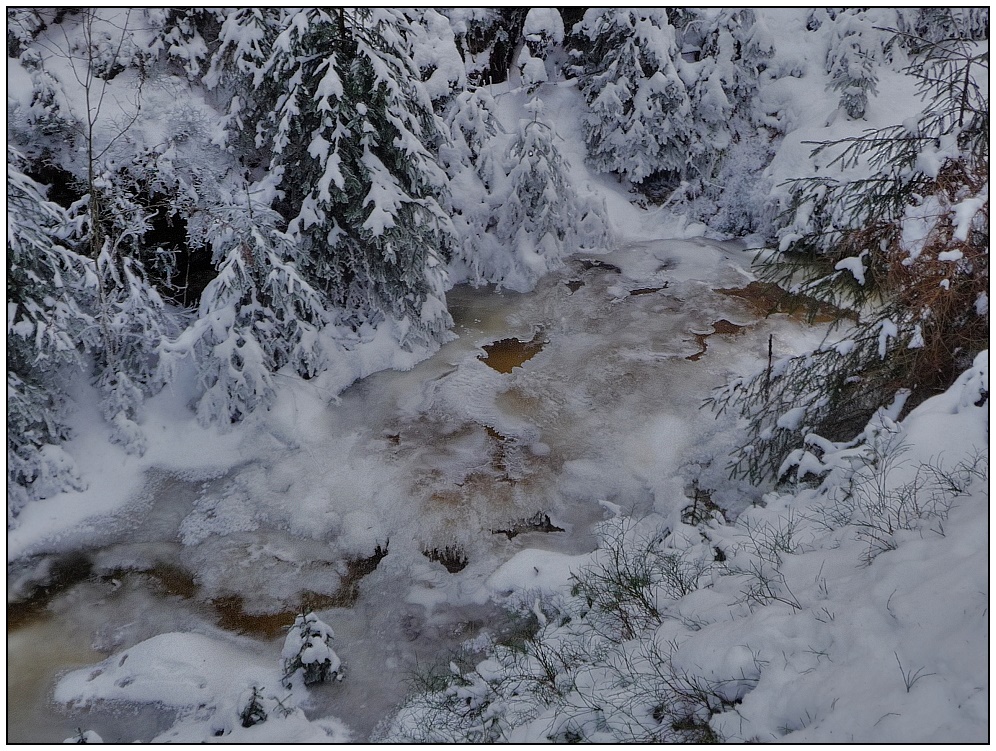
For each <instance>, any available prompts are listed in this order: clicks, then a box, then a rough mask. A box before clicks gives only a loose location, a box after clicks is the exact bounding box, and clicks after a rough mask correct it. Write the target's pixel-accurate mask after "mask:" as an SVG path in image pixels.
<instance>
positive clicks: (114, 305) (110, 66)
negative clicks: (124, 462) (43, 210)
mask: <svg viewBox="0 0 996 751" xmlns="http://www.w3.org/2000/svg"><path fill="white" fill-rule="evenodd" d="M49 20H50V22H51V23H52V24H53V25H56V26H57V28H58V31H53V30H51V29H50V30H48V31H43V30H42V31H38V33H37V36H36V37H35V38H33V39H32V40H31V41H30V42H29V43H27V48H26V49H24V51H23V52H22V53H21V55H20V62H21V64H22V65H23V66H24V67H25V68H26V69H28V70H31V71H32V74H31V76H32V83H33V87H34V88H35V89H36V92H37V93H38V94H40V99H39V100H38V101H37V102H35V103H33V104H32V107H31V108H30V110H29V111H28V112H27V113H19V116H20V115H21V114H26V123H22V126H23V125H25V124H26V125H27V126H28V128H27V129H26V130H22V129H20V128H18V129H15V131H14V137H15V138H16V139H25V140H26V141H27V142H28V144H27V145H30V146H31V148H32V149H33V150H34V153H33V154H32V158H33V159H34V160H35V161H36V163H39V164H46V165H54V168H55V169H57V170H62V171H63V172H64V173H66V174H68V176H70V177H71V182H72V183H73V185H72V186H71V188H72V190H73V192H75V194H76V195H77V196H79V200H78V201H76V202H75V203H74V204H73V206H72V207H71V209H70V216H71V217H73V218H75V219H78V220H79V221H77V222H75V223H74V225H73V226H75V227H77V228H78V229H79V232H78V235H77V236H76V237H75V238H73V241H72V242H73V248H74V249H75V250H76V251H77V252H79V253H80V254H82V255H85V256H87V257H89V258H90V259H92V260H93V261H95V266H94V272H95V277H96V298H95V302H94V307H93V310H92V314H93V316H94V319H95V322H96V330H97V332H98V335H99V337H100V340H99V343H98V344H96V345H95V346H94V347H93V348H92V354H93V360H94V366H95V371H94V378H95V381H96V383H97V385H98V387H99V389H100V390H101V393H102V396H103V401H102V404H101V408H102V411H103V413H104V415H105V417H106V418H107V420H108V422H109V423H110V425H111V426H112V438H113V439H114V440H115V441H117V442H120V443H122V444H123V445H124V446H125V448H126V449H127V450H128V451H130V452H137V453H141V452H142V451H143V450H144V439H143V438H142V435H141V431H140V429H139V427H138V423H137V420H138V411H139V409H140V405H141V403H142V401H143V399H144V397H145V395H147V394H148V393H150V392H151V391H152V390H153V389H154V384H153V383H152V378H151V376H152V373H153V372H154V368H155V365H154V351H155V345H156V343H157V342H158V340H159V339H160V338H161V337H162V336H164V335H167V334H169V333H171V332H172V331H173V330H174V326H173V322H172V320H171V315H170V314H169V312H168V311H167V310H166V308H165V306H164V304H163V301H162V299H161V297H160V293H159V291H158V290H157V289H156V287H155V282H154V280H153V279H152V277H151V276H150V271H151V270H153V268H154V267H155V266H159V269H158V270H157V271H156V274H157V276H158V277H159V279H158V281H159V282H162V283H167V284H168V269H169V265H170V264H169V262H170V260H171V259H170V258H169V257H168V255H167V254H164V253H161V252H159V250H158V249H155V248H149V247H147V246H146V245H145V244H144V243H143V241H142V238H143V236H144V235H145V234H146V232H147V231H148V229H149V226H150V225H149V219H150V216H151V213H152V212H151V210H150V208H149V207H148V206H147V205H146V204H147V202H146V201H145V200H143V198H144V197H143V195H142V182H143V180H142V179H141V178H138V179H136V173H135V170H134V169H132V166H133V162H134V157H135V153H134V148H135V147H134V143H133V140H132V138H131V136H132V135H133V127H134V126H135V124H136V122H137V121H138V120H139V118H140V115H141V104H142V102H141V98H142V85H143V82H144V81H145V72H146V71H147V68H148V66H149V65H150V63H151V61H152V60H153V59H154V57H155V54H156V53H155V51H154V50H153V49H152V46H154V45H153V42H152V40H151V38H150V36H151V35H149V34H147V33H145V32H147V31H148V29H147V28H146V27H145V26H144V25H143V24H144V23H145V21H147V20H148V18H147V17H146V16H145V15H144V14H143V12H142V11H139V10H118V9H106V10H100V11H98V10H94V9H70V10H66V11H65V12H60V13H57V14H55V15H54V16H53V17H51V18H49ZM27 36H29V37H30V36H31V35H27ZM39 110H41V111H39ZM43 121H44V122H45V123H48V126H49V127H48V130H49V132H48V133H45V132H44V130H43V134H44V135H46V136H50V137H48V138H43V139H37V138H35V137H33V136H32V132H34V131H33V129H31V128H30V126H31V124H32V122H33V123H35V124H36V125H37V124H40V123H41V122H43ZM56 135H62V136H63V139H64V140H62V141H61V142H60V141H59V140H57V139H56V138H53V137H51V136H56ZM39 140H40V141H41V142H42V143H43V144H44V145H43V146H42V147H40V148H39V146H38V144H37V143H32V142H35V141H39ZM164 272H165V273H164Z"/></svg>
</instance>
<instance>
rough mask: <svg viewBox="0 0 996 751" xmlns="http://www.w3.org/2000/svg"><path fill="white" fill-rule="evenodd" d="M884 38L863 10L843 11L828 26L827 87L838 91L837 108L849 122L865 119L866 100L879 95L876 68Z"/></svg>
mask: <svg viewBox="0 0 996 751" xmlns="http://www.w3.org/2000/svg"><path fill="white" fill-rule="evenodd" d="M886 39H887V37H886V32H883V31H880V30H878V29H876V28H875V26H874V25H873V22H872V20H871V19H869V18H868V17H867V16H866V12H865V10H864V9H859V8H848V9H845V10H843V11H841V12H839V13H837V14H836V15H835V17H834V19H833V21H832V23H831V27H830V49H829V51H828V52H827V73H828V74H829V75H830V87H831V88H832V89H833V90H834V91H839V92H840V109H841V110H842V111H843V112H844V114H846V115H847V117H848V118H849V119H851V120H862V119H864V116H865V110H866V109H867V107H868V97H869V96H875V95H876V94H877V93H878V90H877V89H876V86H877V85H878V75H877V73H876V69H877V68H878V65H879V62H880V60H881V59H882V57H883V56H884V49H883V48H884V43H885V41H886Z"/></svg>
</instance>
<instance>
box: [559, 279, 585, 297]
mask: <svg viewBox="0 0 996 751" xmlns="http://www.w3.org/2000/svg"><path fill="white" fill-rule="evenodd" d="M564 284H565V285H567V289H569V290H570V291H571V294H572V295H573V294H574V293H575V292H577V291H578V290H579V289H581V288H582V287H583V286H584V282H582V281H581V280H580V279H568V280H566V281H565V282H564Z"/></svg>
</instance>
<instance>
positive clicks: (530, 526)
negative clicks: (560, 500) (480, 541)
mask: <svg viewBox="0 0 996 751" xmlns="http://www.w3.org/2000/svg"><path fill="white" fill-rule="evenodd" d="M563 531H564V530H563V528H562V527H557V526H555V525H554V524H553V522H551V521H550V515H549V514H544V513H543V512H542V511H537V512H536V513H535V514H533V515H532V516H531V517H529V518H528V519H516V520H515V521H514V522H512V524H511V525H509V528H508V529H492V530H491V534H493V535H505V536H506V537H508V539H509V540H511V539H512V538H513V537H517V536H518V535H521V534H522V533H523V532H546V533H549V532H563Z"/></svg>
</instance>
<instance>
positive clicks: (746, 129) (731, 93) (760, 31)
mask: <svg viewBox="0 0 996 751" xmlns="http://www.w3.org/2000/svg"><path fill="white" fill-rule="evenodd" d="M691 29H694V30H695V31H696V32H697V33H698V34H701V36H702V39H701V47H700V50H699V57H700V59H699V60H698V61H697V62H694V63H688V62H686V63H684V64H683V66H682V70H683V75H685V77H686V79H689V80H690V81H691V83H690V85H689V87H688V93H689V97H690V99H691V127H692V129H693V132H694V138H693V143H694V145H695V148H694V149H693V151H692V155H691V165H690V169H689V171H688V182H689V185H688V187H687V188H686V189H685V193H686V195H687V196H688V198H689V199H691V201H692V204H691V210H692V212H693V213H694V214H695V215H696V216H697V217H700V218H701V219H702V220H703V221H705V222H707V223H708V224H709V225H710V226H711V227H713V228H714V229H717V230H719V231H721V232H728V233H732V234H744V233H748V232H755V231H757V230H758V229H760V228H761V227H762V226H763V225H765V224H767V223H768V220H770V218H771V217H769V216H768V214H769V213H770V212H769V211H768V210H767V200H766V199H767V192H768V191H767V190H766V189H765V186H764V184H763V183H762V184H760V185H759V184H758V180H759V179H763V178H760V175H761V174H762V173H763V171H764V168H765V167H767V165H768V164H769V163H770V161H771V159H772V157H773V156H774V152H775V145H774V143H772V134H769V133H768V132H767V130H766V129H763V128H761V127H760V126H761V118H760V117H759V113H758V111H757V101H758V89H759V82H760V80H761V76H762V74H763V73H764V71H765V70H766V69H767V67H768V64H769V61H770V60H771V58H772V56H773V55H774V43H773V37H772V35H771V34H770V33H769V32H768V30H767V29H766V28H765V26H764V24H763V23H761V22H760V21H759V20H758V19H757V16H756V14H755V13H754V11H753V10H751V9H750V8H738V9H722V10H720V11H718V12H717V13H715V14H711V15H709V16H704V17H702V18H700V19H696V20H695V21H694V22H691V21H689V30H691Z"/></svg>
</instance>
